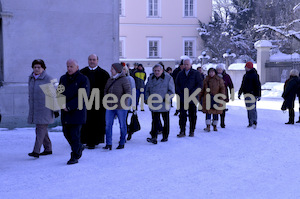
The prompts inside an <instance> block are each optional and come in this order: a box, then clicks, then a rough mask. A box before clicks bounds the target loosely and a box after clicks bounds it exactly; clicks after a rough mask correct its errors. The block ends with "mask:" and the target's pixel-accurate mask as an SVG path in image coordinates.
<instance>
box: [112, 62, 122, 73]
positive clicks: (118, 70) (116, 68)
mask: <svg viewBox="0 0 300 199" xmlns="http://www.w3.org/2000/svg"><path fill="white" fill-rule="evenodd" d="M112 67H113V68H114V69H115V71H116V72H117V73H122V70H123V66H122V64H120V63H114V64H112Z"/></svg>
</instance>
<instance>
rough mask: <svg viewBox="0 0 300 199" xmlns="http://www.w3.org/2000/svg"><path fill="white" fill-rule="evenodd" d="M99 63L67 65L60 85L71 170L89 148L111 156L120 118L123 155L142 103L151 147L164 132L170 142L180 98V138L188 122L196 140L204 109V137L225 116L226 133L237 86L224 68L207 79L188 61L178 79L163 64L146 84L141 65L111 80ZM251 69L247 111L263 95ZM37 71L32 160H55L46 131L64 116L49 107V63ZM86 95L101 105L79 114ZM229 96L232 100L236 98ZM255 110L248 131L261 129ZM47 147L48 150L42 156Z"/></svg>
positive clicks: (120, 66) (32, 81) (119, 66)
mask: <svg viewBox="0 0 300 199" xmlns="http://www.w3.org/2000/svg"><path fill="white" fill-rule="evenodd" d="M98 62H99V59H98V57H97V55H95V54H92V55H90V56H89V57H88V66H87V67H85V68H83V69H81V70H79V66H78V62H77V61H76V60H74V59H69V60H68V61H67V63H66V65H67V72H66V74H65V75H63V76H61V78H60V80H59V86H60V87H63V89H62V90H61V91H60V92H59V94H60V96H64V97H65V104H63V106H61V108H60V109H61V110H60V112H61V123H62V127H63V133H64V136H65V138H66V139H67V141H68V143H69V144H70V146H71V150H72V152H71V158H70V160H69V161H68V162H67V164H75V163H78V160H79V159H80V158H81V156H82V151H83V150H84V149H85V147H86V148H88V149H94V148H95V147H96V145H98V144H100V143H104V142H105V143H106V145H105V146H104V147H103V149H107V150H112V128H113V123H114V119H115V118H118V121H119V124H120V141H119V145H118V147H117V148H116V149H123V148H124V146H125V142H126V135H127V134H128V136H130V137H131V135H132V134H131V133H130V132H128V128H127V127H128V125H127V118H128V113H129V112H133V113H135V111H136V110H137V106H138V104H139V100H141V102H142V103H145V104H148V107H149V109H150V111H151V116H152V126H151V131H150V135H151V137H149V138H147V141H148V142H150V143H153V144H157V137H158V136H157V135H158V133H159V132H160V131H162V134H163V136H162V140H161V142H166V141H168V137H169V133H170V108H171V101H172V98H173V97H174V95H175V94H177V105H178V106H179V107H178V110H179V127H180V132H179V134H178V135H177V137H178V138H181V137H184V136H186V123H187V118H188V119H189V123H190V125H189V136H190V137H193V136H194V132H195V128H196V122H197V111H198V110H200V109H201V111H202V112H203V113H205V114H206V116H205V123H206V128H205V129H204V130H205V131H207V132H209V131H210V126H211V125H212V126H213V130H214V131H217V124H218V115H221V128H225V112H226V102H228V101H229V99H230V97H229V93H230V92H233V84H232V81H231V78H230V76H229V75H228V74H226V71H225V68H224V66H223V65H218V66H217V67H216V69H214V68H210V69H209V70H208V75H207V76H205V75H204V74H203V73H201V72H200V71H198V70H194V69H193V68H192V60H191V59H190V58H186V59H183V60H182V61H181V64H180V66H179V67H178V68H177V69H175V70H174V72H173V74H172V73H169V72H166V71H165V69H164V66H163V64H162V63H160V64H156V65H155V66H154V67H153V73H151V74H150V75H149V77H148V80H147V83H146V84H145V82H146V81H145V80H146V73H145V70H144V68H143V65H142V64H135V68H134V69H130V67H129V65H126V64H124V63H114V64H112V65H111V69H110V72H111V75H109V74H108V73H107V72H106V71H105V70H103V69H102V68H100V67H99V65H98ZM251 64H252V63H251V62H248V63H247V64H246V67H245V69H246V74H245V75H244V77H243V82H242V85H241V89H240V90H239V97H240V95H241V94H244V95H245V100H246V99H247V97H250V100H247V101H245V102H246V106H247V107H248V105H249V106H250V105H253V104H254V105H255V103H256V100H259V98H260V93H261V92H260V82H259V77H258V74H257V72H256V70H255V69H254V68H253V64H252V65H251ZM32 69H33V72H32V74H31V75H30V76H29V82H28V84H29V87H28V88H29V106H30V107H29V116H28V122H29V123H31V124H36V141H35V145H34V149H33V152H32V153H29V154H28V155H29V156H33V157H36V158H38V157H39V156H41V155H50V154H52V145H51V141H50V138H49V135H48V130H47V128H48V124H51V123H53V121H54V118H55V117H58V116H59V111H58V110H51V109H49V108H47V107H45V94H44V93H43V91H42V89H41V88H40V85H44V84H49V83H53V81H52V77H51V76H49V75H48V74H47V73H46V65H45V63H44V61H43V60H40V59H38V60H34V61H33V62H32ZM82 89H84V90H85V91H86V95H87V97H88V98H89V99H90V100H91V99H93V98H95V99H96V96H95V95H96V92H95V89H97V90H99V91H100V95H99V96H100V99H99V104H97V103H93V104H92V105H90V103H89V104H86V103H87V102H85V101H84V100H83V102H82V103H83V107H81V108H79V104H80V102H79V97H80V96H79V90H82ZM230 94H231V96H233V93H230ZM246 95H249V96H246ZM250 95H254V99H255V101H253V100H251V99H252V98H251V96H250ZM134 96H136V98H134ZM231 99H232V98H231ZM96 101H97V100H96ZM250 102H251V103H250ZM142 103H141V104H142ZM87 105H89V106H88V108H87ZM98 105H100V107H99V106H98ZM199 107H201V108H199ZM254 109H255V111H253V110H248V111H250V112H248V119H249V125H248V126H249V127H250V126H252V125H255V126H256V125H257V119H256V118H257V116H256V114H257V113H256V107H255V106H254ZM141 110H143V107H142V106H141ZM161 117H162V119H163V123H162V122H161ZM127 140H130V139H127ZM84 144H85V145H84ZM42 145H43V146H44V148H45V150H44V151H43V152H42V153H40V149H41V146H42Z"/></svg>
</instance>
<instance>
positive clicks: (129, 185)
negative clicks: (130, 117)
mask: <svg viewBox="0 0 300 199" xmlns="http://www.w3.org/2000/svg"><path fill="white" fill-rule="evenodd" d="M281 103H282V101H281V100H275V99H272V100H270V99H263V100H262V101H261V102H259V104H258V107H259V109H258V128H257V129H255V130H254V129H252V128H246V126H247V116H246V110H245V108H244V103H243V101H240V100H236V101H234V102H231V103H230V104H231V105H230V106H229V111H228V112H227V115H226V128H225V129H221V128H219V131H218V132H210V133H204V131H203V128H204V114H202V113H201V112H198V121H197V129H196V132H195V137H194V138H190V137H185V138H180V139H179V138H177V137H176V134H177V133H178V132H179V128H178V117H176V116H173V113H174V111H175V110H174V109H172V110H171V116H170V118H171V133H170V137H169V141H168V142H166V143H161V142H159V143H158V144H157V145H153V144H149V143H147V142H146V138H147V137H148V136H149V131H150V125H151V124H150V122H151V119H150V118H151V116H150V112H149V111H148V110H147V109H146V111H145V112H140V111H139V112H138V113H139V119H140V121H141V123H142V130H141V131H139V132H137V133H135V134H134V135H133V138H132V140H131V141H129V142H127V144H126V145H125V149H124V150H115V147H116V146H117V142H118V141H119V140H118V138H119V129H118V125H116V123H115V125H114V132H113V133H114V137H113V139H114V140H113V150H112V151H104V150H103V149H102V146H103V144H101V145H99V146H98V148H96V149H95V150H87V149H86V150H85V151H84V152H83V157H82V158H81V159H80V160H79V163H78V164H76V165H70V166H69V165H66V162H67V160H68V159H69V153H70V147H69V146H68V144H67V141H66V140H65V139H64V137H63V134H62V132H51V133H50V138H51V140H52V143H53V152H54V154H53V155H51V156H47V157H40V158H39V159H33V158H31V157H29V156H27V153H29V152H31V150H32V147H33V144H34V139H35V134H34V130H33V129H24V128H22V129H16V130H11V131H7V130H5V129H2V130H1V131H0V146H1V150H0V159H1V163H0V182H1V183H0V198H5V199H8V198H24V199H27V198H38V199H40V198H89V199H90V198H101V199H102V198H110V199H111V198H122V199H124V198H130V199H133V198H153V199H156V198H192V199H194V198H217V199H220V198H243V199H244V198H251V199H253V198H255V199H258V198H264V199H265V198H272V199H274V198H300V189H299V187H300V155H299V153H300V124H295V125H285V124H284V123H285V122H286V121H287V120H288V113H285V114H283V113H282V111H280V110H279V109H280V105H281ZM263 107H264V108H266V109H262V108H263ZM296 118H298V112H296ZM159 138H160V137H159ZM159 140H160V139H159Z"/></svg>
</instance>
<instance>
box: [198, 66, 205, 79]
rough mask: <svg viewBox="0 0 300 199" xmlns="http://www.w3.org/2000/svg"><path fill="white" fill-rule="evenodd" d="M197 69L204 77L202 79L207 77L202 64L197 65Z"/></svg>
mask: <svg viewBox="0 0 300 199" xmlns="http://www.w3.org/2000/svg"><path fill="white" fill-rule="evenodd" d="M197 71H199V73H200V76H201V77H202V79H205V76H206V75H205V74H204V72H203V70H202V66H198V67H197Z"/></svg>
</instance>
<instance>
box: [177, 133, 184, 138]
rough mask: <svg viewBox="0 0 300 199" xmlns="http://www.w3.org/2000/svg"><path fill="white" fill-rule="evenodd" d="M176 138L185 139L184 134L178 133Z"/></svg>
mask: <svg viewBox="0 0 300 199" xmlns="http://www.w3.org/2000/svg"><path fill="white" fill-rule="evenodd" d="M177 137H178V138H182V137H185V132H180V133H179V134H178V135H177Z"/></svg>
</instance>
